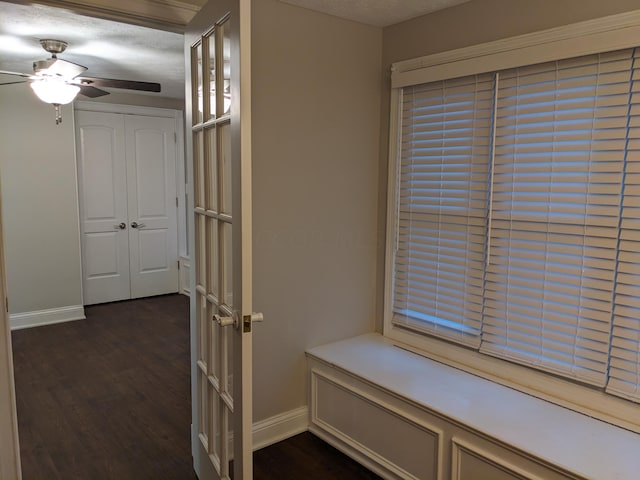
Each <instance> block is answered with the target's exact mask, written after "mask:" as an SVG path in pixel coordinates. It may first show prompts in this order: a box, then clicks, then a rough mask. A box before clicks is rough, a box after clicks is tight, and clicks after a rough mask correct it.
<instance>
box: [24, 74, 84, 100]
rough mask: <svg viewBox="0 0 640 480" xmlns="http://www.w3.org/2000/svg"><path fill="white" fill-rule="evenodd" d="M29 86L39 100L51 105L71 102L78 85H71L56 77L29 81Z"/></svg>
mask: <svg viewBox="0 0 640 480" xmlns="http://www.w3.org/2000/svg"><path fill="white" fill-rule="evenodd" d="M31 88H32V89H33V91H34V92H35V94H36V95H37V96H38V98H39V99H40V100H42V101H43V102H45V103H52V104H53V105H66V104H67V103H71V102H73V99H74V98H76V95H78V92H80V87H78V86H77V85H71V84H69V83H66V82H65V81H64V80H60V79H57V78H52V77H48V78H43V79H41V80H35V81H33V82H31Z"/></svg>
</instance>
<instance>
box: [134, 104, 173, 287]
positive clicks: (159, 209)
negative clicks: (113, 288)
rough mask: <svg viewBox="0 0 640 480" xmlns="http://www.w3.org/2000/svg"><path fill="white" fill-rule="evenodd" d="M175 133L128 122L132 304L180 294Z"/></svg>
mask: <svg viewBox="0 0 640 480" xmlns="http://www.w3.org/2000/svg"><path fill="white" fill-rule="evenodd" d="M175 128H176V127H175V121H174V120H173V119H171V118H160V117H142V116H132V115H127V116H125V130H126V159H127V191H128V195H127V198H128V210H129V222H128V231H129V260H130V275H131V298H139V297H147V296H151V295H160V294H164V293H174V292H177V291H178V222H177V203H176V199H177V197H176V155H177V152H176V141H175V134H176V130H175Z"/></svg>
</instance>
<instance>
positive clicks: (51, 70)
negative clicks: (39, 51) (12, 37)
mask: <svg viewBox="0 0 640 480" xmlns="http://www.w3.org/2000/svg"><path fill="white" fill-rule="evenodd" d="M33 69H34V71H35V72H36V73H41V74H42V73H46V74H47V75H54V76H58V77H62V78H65V79H72V78H74V77H77V76H78V75H80V74H81V73H83V72H84V71H86V70H87V67H83V66H82V65H78V64H77V63H73V62H69V61H67V60H62V59H60V58H49V59H48V60H39V61H37V62H33Z"/></svg>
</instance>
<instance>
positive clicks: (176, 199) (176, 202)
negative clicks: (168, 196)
mask: <svg viewBox="0 0 640 480" xmlns="http://www.w3.org/2000/svg"><path fill="white" fill-rule="evenodd" d="M176 208H178V197H176Z"/></svg>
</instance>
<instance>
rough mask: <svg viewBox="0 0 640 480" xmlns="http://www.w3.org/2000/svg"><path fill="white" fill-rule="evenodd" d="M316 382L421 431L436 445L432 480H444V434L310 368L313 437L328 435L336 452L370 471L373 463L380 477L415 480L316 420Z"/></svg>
mask: <svg viewBox="0 0 640 480" xmlns="http://www.w3.org/2000/svg"><path fill="white" fill-rule="evenodd" d="M319 378H320V379H322V380H324V381H325V382H327V383H329V384H333V386H335V387H337V388H340V389H342V390H343V391H345V392H347V393H348V394H350V395H352V396H354V397H357V398H358V399H360V400H362V401H363V402H366V403H369V404H370V405H372V406H374V407H376V408H378V409H380V411H383V412H386V413H388V414H391V415H393V416H396V417H398V418H399V419H401V421H403V422H405V423H407V424H409V425H411V426H413V427H415V428H417V429H419V430H422V431H423V432H424V433H426V434H427V435H430V436H432V437H433V438H434V439H435V444H436V452H435V458H436V462H435V463H436V464H435V466H434V468H435V470H436V471H435V478H434V480H443V479H444V472H443V468H442V467H443V465H444V461H443V460H444V431H443V430H442V429H440V428H438V427H437V426H435V425H433V424H431V423H430V422H428V421H427V420H426V419H424V418H421V417H419V416H417V415H414V414H412V413H410V412H409V411H408V410H407V409H406V408H404V407H405V405H403V404H401V406H400V407H399V406H398V404H397V403H395V404H394V403H392V402H389V401H386V400H385V399H384V398H383V397H382V396H379V395H376V394H371V393H368V392H366V391H365V390H364V389H362V388H359V387H358V386H356V384H354V383H351V382H349V383H347V382H345V381H342V380H340V379H339V378H338V377H337V376H335V375H331V374H329V373H328V372H326V371H321V370H320V369H317V368H311V410H310V414H311V419H310V422H309V428H310V430H311V431H312V432H313V433H315V434H318V433H319V432H323V433H325V434H329V436H330V437H331V438H332V439H334V440H338V441H339V444H340V449H341V450H343V451H345V452H347V454H348V455H349V456H350V457H352V458H354V459H355V460H357V461H359V462H361V463H362V462H366V463H365V466H367V467H368V468H369V469H372V465H371V463H370V462H373V465H375V467H376V468H375V469H374V470H373V471H375V472H376V473H378V474H380V475H382V476H387V475H389V474H391V475H393V478H402V479H403V480H419V479H418V478H417V477H415V476H414V475H412V474H411V473H409V472H408V471H407V470H405V469H404V466H403V465H397V464H394V463H393V462H391V461H390V460H388V459H387V458H385V457H384V456H383V455H381V454H380V453H378V452H376V451H374V450H372V449H371V448H369V447H368V446H367V445H365V444H363V443H362V442H360V441H358V440H356V439H354V438H352V437H351V436H349V434H348V433H347V432H343V431H341V430H339V429H338V428H336V427H334V426H333V425H331V424H329V423H328V422H326V421H324V420H323V419H321V418H320V417H319V416H318V404H319V402H318V379H319ZM371 385H373V386H374V388H375V389H378V388H379V387H378V386H377V385H375V384H371ZM322 437H323V438H326V435H323V436H322ZM332 443H335V442H332ZM334 446H335V445H334ZM425 454H427V452H425ZM381 469H382V470H381Z"/></svg>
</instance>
